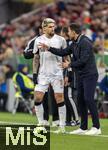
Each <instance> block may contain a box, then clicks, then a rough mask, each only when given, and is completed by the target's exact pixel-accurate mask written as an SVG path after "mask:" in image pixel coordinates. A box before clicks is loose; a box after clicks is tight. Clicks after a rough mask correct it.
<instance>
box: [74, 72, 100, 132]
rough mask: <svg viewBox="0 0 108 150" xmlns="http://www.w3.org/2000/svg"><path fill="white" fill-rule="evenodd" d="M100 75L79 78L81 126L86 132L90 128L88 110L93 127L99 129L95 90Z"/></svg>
mask: <svg viewBox="0 0 108 150" xmlns="http://www.w3.org/2000/svg"><path fill="white" fill-rule="evenodd" d="M97 79H98V75H97V74H94V75H89V76H86V77H84V76H79V75H78V85H77V88H78V105H79V109H80V116H81V125H80V128H81V129H83V130H86V129H87V128H88V109H89V111H90V114H91V117H92V122H93V127H96V128H99V127H100V123H99V117H98V111H97V107H96V103H95V101H94V94H95V88H96V84H97Z"/></svg>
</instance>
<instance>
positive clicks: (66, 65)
mask: <svg viewBox="0 0 108 150" xmlns="http://www.w3.org/2000/svg"><path fill="white" fill-rule="evenodd" d="M69 65H70V62H69V61H67V60H65V62H63V63H62V67H63V68H64V69H65V68H68V67H69Z"/></svg>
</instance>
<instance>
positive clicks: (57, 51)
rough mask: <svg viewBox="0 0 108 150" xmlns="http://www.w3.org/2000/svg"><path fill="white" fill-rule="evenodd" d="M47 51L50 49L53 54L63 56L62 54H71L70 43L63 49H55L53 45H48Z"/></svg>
mask: <svg viewBox="0 0 108 150" xmlns="http://www.w3.org/2000/svg"><path fill="white" fill-rule="evenodd" d="M48 51H50V52H51V53H53V54H55V55H58V56H61V57H63V56H67V55H70V54H72V45H70V46H68V47H66V48H65V49H57V48H54V47H50V48H49V49H48Z"/></svg>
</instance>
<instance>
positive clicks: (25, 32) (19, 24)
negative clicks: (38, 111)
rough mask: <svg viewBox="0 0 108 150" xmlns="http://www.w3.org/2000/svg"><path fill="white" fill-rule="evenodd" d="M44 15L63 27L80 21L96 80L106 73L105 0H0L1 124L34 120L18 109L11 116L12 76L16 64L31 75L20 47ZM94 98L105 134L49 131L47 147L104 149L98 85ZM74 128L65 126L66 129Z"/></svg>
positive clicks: (105, 101) (106, 108) (104, 102)
mask: <svg viewBox="0 0 108 150" xmlns="http://www.w3.org/2000/svg"><path fill="white" fill-rule="evenodd" d="M46 17H51V18H54V19H55V20H56V22H57V25H58V26H66V25H68V24H69V23H70V22H74V21H76V22H78V23H80V24H82V27H83V33H84V34H86V35H87V36H88V37H89V38H90V39H91V40H93V45H94V53H95V57H96V63H97V67H98V71H99V80H98V82H100V81H101V80H102V79H103V78H104V76H105V75H106V74H107V73H106V72H107V71H108V70H107V66H108V0H0V93H1V92H3V91H1V84H2V82H1V80H2V81H3V82H4V83H5V89H4V90H5V94H6V99H7V101H6V103H4V101H3V100H2V99H1V97H0V123H1V124H3V123H7V122H10V123H15V122H17V123H31V124H35V123H36V121H35V116H31V115H29V114H28V113H26V111H25V110H23V113H21V111H22V109H21V108H19V110H18V111H20V113H16V114H15V115H14V116H13V115H12V113H11V112H12V110H13V105H14V100H15V89H14V85H13V81H12V76H13V74H14V73H15V72H16V71H17V68H18V65H19V64H27V65H28V68H29V75H32V60H26V59H24V57H23V50H24V48H25V46H26V45H27V42H28V41H29V40H30V39H31V38H33V37H34V36H36V35H37V34H38V31H37V29H38V27H39V26H40V23H41V21H42V20H43V19H44V18H46ZM107 86H108V83H107ZM95 100H96V102H97V106H98V110H99V115H100V118H102V119H101V126H102V132H103V135H105V136H100V137H86V136H73V135H71V136H70V135H53V134H51V150H55V149H60V150H71V149H76V150H79V149H80V150H82V149H84V150H86V149H88V150H94V149H96V150H106V149H108V120H107V118H108V97H107V96H106V97H105V94H104V92H103V91H101V90H100V89H99V87H98V86H97V89H96V94H95ZM4 105H5V106H4ZM24 111H25V112H24ZM103 118H104V119H103ZM74 128H75V127H68V128H67V130H71V129H74ZM54 143H56V146H55V144H54ZM0 149H1V148H0Z"/></svg>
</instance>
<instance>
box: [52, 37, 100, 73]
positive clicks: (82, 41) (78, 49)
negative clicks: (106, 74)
mask: <svg viewBox="0 0 108 150" xmlns="http://www.w3.org/2000/svg"><path fill="white" fill-rule="evenodd" d="M49 51H50V52H52V53H53V54H55V55H58V56H66V55H70V54H73V58H72V60H71V64H70V65H71V67H72V68H74V70H75V72H76V73H77V74H78V75H81V76H88V75H93V74H97V75H98V72H97V68H96V62H95V57H94V54H93V46H92V41H91V40H90V39H89V38H88V37H86V36H85V35H80V36H79V37H78V38H77V40H76V41H73V42H72V44H71V45H70V46H68V47H67V48H65V49H56V48H54V47H50V49H49Z"/></svg>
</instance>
